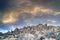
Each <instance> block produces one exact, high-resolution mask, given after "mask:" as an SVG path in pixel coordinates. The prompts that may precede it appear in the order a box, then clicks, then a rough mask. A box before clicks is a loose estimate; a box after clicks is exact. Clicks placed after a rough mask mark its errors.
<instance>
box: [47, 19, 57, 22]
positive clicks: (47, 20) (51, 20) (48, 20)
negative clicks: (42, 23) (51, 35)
mask: <svg viewBox="0 0 60 40" xmlns="http://www.w3.org/2000/svg"><path fill="white" fill-rule="evenodd" d="M47 22H49V23H56V22H57V21H55V20H49V19H48V20H47Z"/></svg>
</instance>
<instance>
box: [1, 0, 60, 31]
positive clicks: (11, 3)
mask: <svg viewBox="0 0 60 40" xmlns="http://www.w3.org/2000/svg"><path fill="white" fill-rule="evenodd" d="M36 24H48V25H57V26H58V25H60V0H0V32H7V31H9V30H14V29H15V28H22V27H24V26H31V25H36Z"/></svg>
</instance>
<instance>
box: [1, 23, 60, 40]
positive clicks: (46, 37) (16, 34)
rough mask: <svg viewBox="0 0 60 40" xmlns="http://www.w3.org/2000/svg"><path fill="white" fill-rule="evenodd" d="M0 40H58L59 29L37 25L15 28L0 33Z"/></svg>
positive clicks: (59, 35)
mask: <svg viewBox="0 0 60 40" xmlns="http://www.w3.org/2000/svg"><path fill="white" fill-rule="evenodd" d="M0 40H60V27H59V26H47V24H44V25H43V24H38V25H36V26H27V27H23V28H16V29H15V30H14V31H8V32H7V33H1V32H0Z"/></svg>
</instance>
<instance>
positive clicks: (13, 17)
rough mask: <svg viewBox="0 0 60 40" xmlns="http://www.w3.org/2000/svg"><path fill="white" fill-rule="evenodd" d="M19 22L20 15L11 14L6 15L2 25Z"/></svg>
mask: <svg viewBox="0 0 60 40" xmlns="http://www.w3.org/2000/svg"><path fill="white" fill-rule="evenodd" d="M17 20H18V14H17V13H16V12H10V13H6V14H4V16H3V19H2V23H4V24H8V23H14V22H16V21H17Z"/></svg>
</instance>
